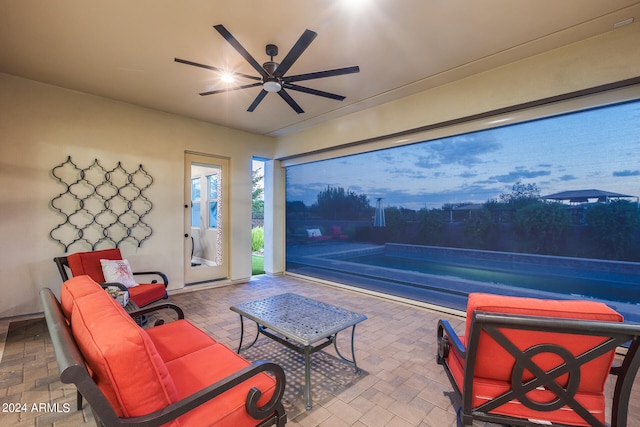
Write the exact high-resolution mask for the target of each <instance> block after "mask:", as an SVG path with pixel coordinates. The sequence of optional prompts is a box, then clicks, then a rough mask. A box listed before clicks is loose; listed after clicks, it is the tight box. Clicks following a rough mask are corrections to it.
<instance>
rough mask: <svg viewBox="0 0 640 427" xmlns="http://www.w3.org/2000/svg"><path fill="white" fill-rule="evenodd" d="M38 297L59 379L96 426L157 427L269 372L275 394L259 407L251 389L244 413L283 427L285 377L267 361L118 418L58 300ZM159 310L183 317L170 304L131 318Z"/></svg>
mask: <svg viewBox="0 0 640 427" xmlns="http://www.w3.org/2000/svg"><path fill="white" fill-rule="evenodd" d="M40 298H41V300H42V305H43V307H44V315H45V319H46V322H47V326H48V328H49V334H50V335H51V341H52V344H53V348H54V351H55V355H56V361H57V363H58V371H59V373H60V380H61V381H62V382H63V383H65V384H75V386H76V387H77V389H78V393H79V394H81V395H82V396H84V398H85V399H86V400H87V402H88V403H89V405H90V406H91V410H92V412H93V414H94V418H95V419H96V423H97V424H98V425H99V426H105V427H112V426H113V427H115V426H136V427H138V426H140V427H148V426H160V425H162V424H165V423H167V422H170V421H171V420H174V419H176V418H177V417H179V416H181V415H184V414H186V413H187V412H189V411H191V410H193V409H195V408H197V407H198V406H200V405H202V404H203V403H206V402H208V401H209V400H211V399H213V398H215V397H216V396H219V395H221V394H222V393H224V392H226V391H228V390H230V389H232V388H233V387H235V386H237V385H239V384H240V383H242V382H244V381H246V380H247V379H249V378H251V377H253V376H255V375H258V374H259V373H260V372H268V373H269V374H271V375H272V376H273V377H274V378H275V380H276V388H275V390H274V394H273V396H272V397H271V399H270V400H269V402H267V403H266V404H265V405H264V406H262V407H258V404H257V402H258V400H259V399H260V396H261V392H260V391H259V390H258V389H257V388H255V387H254V388H252V389H251V390H250V391H249V393H248V394H247V397H246V400H245V408H246V410H247V412H248V413H249V414H250V415H251V416H252V417H253V418H255V419H256V422H257V424H256V425H257V426H269V425H276V426H278V427H282V426H284V425H285V424H286V422H287V415H286V412H285V410H284V407H283V405H282V396H283V395H284V389H285V374H284V371H283V370H282V367H280V366H279V365H277V364H275V363H272V362H269V361H258V362H254V363H252V364H251V365H249V366H247V367H245V368H243V369H241V370H239V371H238V372H236V373H234V374H233V375H230V376H228V377H226V378H224V379H222V380H220V381H218V382H216V383H214V384H211V385H210V386H208V387H206V388H204V389H202V390H200V391H198V392H196V393H194V394H192V395H190V396H188V397H186V398H184V399H181V400H179V401H178V402H176V403H173V404H171V405H169V406H167V407H166V408H164V409H161V410H159V411H156V412H153V413H151V414H147V415H144V416H139V417H132V418H121V417H118V415H117V414H116V412H115V410H114V409H113V407H112V406H111V404H110V403H109V401H108V400H107V398H106V397H105V395H104V394H103V393H102V391H100V389H99V388H98V386H97V384H96V383H95V382H94V380H93V378H91V375H90V374H89V372H88V371H87V368H86V365H85V361H84V357H83V356H82V353H81V352H80V350H79V348H78V346H77V344H76V342H75V340H74V338H73V334H72V332H71V329H70V327H69V324H68V323H67V321H66V319H65V317H64V314H63V312H62V308H61V306H60V303H59V301H58V299H57V298H56V296H55V295H54V293H53V292H52V291H51V290H50V289H49V288H45V289H42V290H41V291H40ZM159 309H171V310H174V311H175V312H176V313H177V315H178V318H180V319H182V318H184V313H183V311H182V310H181V309H180V307H178V306H177V305H175V304H171V303H164V304H160V305H154V306H152V307H148V308H142V309H140V310H138V311H137V312H136V313H133V314H132V315H142V314H145V313H150V312H152V311H156V310H159ZM266 417H268V418H266ZM265 418H266V419H265Z"/></svg>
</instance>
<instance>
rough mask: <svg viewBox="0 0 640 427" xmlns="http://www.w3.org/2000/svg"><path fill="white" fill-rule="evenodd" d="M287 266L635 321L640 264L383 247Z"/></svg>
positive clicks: (372, 283)
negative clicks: (565, 305) (587, 307)
mask: <svg viewBox="0 0 640 427" xmlns="http://www.w3.org/2000/svg"><path fill="white" fill-rule="evenodd" d="M287 270H288V271H293V272H299V273H301V274H310V275H312V276H315V277H319V278H322V279H327V280H335V281H338V282H342V283H346V284H350V285H354V286H358V287H364V288H367V289H370V290H374V291H379V292H383V293H390V294H393V295H397V296H402V297H406V298H411V299H416V300H420V301H424V302H429V303H434V304H437V305H443V306H447V307H451V308H456V309H464V307H465V306H466V296H467V295H468V294H469V293H470V292H493V293H501V294H504V295H519V296H531V297H539V298H550V299H553V298H588V299H595V300H600V301H603V302H605V303H607V304H608V305H610V306H612V307H613V308H615V309H616V310H618V311H619V312H621V313H622V314H623V315H624V316H625V318H626V319H627V320H630V321H634V322H640V263H628V262H610V261H602V260H593V259H581V258H567V257H550V256H539V255H528V254H518V253H505V252H493V251H476V250H467V249H457V248H440V247H428V246H417V245H399V244H385V245H384V246H380V247H377V248H370V249H366V250H357V251H342V252H332V253H325V254H322V253H316V254H313V255H312V256H304V257H297V258H296V257H291V259H290V258H289V256H288V257H287Z"/></svg>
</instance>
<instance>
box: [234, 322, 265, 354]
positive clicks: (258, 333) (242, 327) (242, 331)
mask: <svg viewBox="0 0 640 427" xmlns="http://www.w3.org/2000/svg"><path fill="white" fill-rule="evenodd" d="M256 330H257V331H256V337H255V338H254V340H253V342H252V343H251V344H249V345H248V346H247V348H244V349H243V348H242V340H243V339H244V317H243V316H242V314H241V315H240V344H238V354H240V351H241V350H246V349H248V348H250V347H251V346H252V345H254V344H255V343H256V341H258V336H259V335H260V325H258V324H257V323H256Z"/></svg>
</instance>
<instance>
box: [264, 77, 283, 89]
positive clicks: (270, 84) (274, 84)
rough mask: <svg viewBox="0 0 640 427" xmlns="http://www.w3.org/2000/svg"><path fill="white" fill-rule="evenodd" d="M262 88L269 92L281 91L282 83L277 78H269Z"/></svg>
mask: <svg viewBox="0 0 640 427" xmlns="http://www.w3.org/2000/svg"><path fill="white" fill-rule="evenodd" d="M262 88H263V89H264V90H266V91H267V92H280V89H282V85H281V84H280V82H279V81H278V80H276V79H275V78H273V79H269V80H267V81H265V82H264V83H263V84H262Z"/></svg>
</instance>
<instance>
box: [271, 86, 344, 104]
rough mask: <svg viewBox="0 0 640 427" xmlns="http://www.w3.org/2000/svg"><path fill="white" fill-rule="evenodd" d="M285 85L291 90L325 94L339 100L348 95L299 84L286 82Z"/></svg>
mask: <svg viewBox="0 0 640 427" xmlns="http://www.w3.org/2000/svg"><path fill="white" fill-rule="evenodd" d="M284 87H286V88H287V89H291V90H297V91H298V92H304V93H310V94H311V95H318V96H323V97H325V98H331V99H336V100H338V101H342V100H344V99H345V98H346V96H342V95H336V94H335V93H331V92H324V91H322V90H317V89H311V88H310V87H304V86H298V85H292V84H285V86H284Z"/></svg>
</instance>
